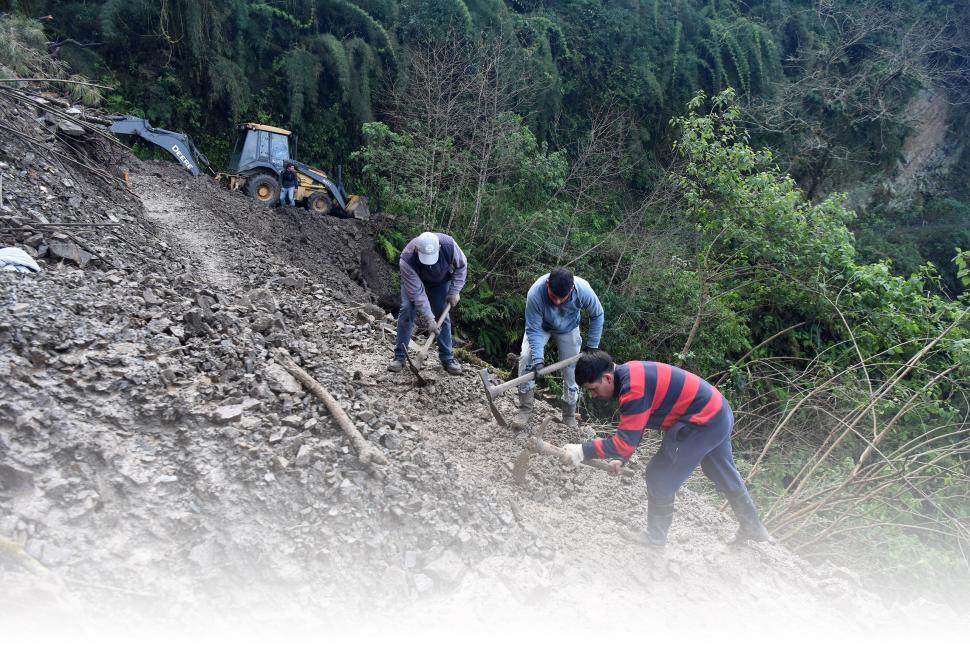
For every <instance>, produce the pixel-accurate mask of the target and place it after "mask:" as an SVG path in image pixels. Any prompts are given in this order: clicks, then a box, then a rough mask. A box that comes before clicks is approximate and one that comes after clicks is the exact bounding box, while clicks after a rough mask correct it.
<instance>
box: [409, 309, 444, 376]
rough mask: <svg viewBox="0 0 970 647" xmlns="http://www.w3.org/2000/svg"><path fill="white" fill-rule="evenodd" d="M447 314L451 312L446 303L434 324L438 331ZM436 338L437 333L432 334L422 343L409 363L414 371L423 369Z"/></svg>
mask: <svg viewBox="0 0 970 647" xmlns="http://www.w3.org/2000/svg"><path fill="white" fill-rule="evenodd" d="M449 312H451V304H450V303H446V304H445V309H444V310H442V311H441V316H440V317H438V321H437V322H435V323H436V325H437V327H438V330H441V326H442V325H443V324H444V323H445V319H446V318H447V317H448V313H449ZM437 338H438V333H432V334H430V335H428V340H427V341H426V342H424V345H423V346H422V347H421V350H419V351H418V355H417V357H415V358H414V360H412V361H411V365H412V366H413V367H414V369H415V370H416V371H420V370H421V369H422V368H424V362H425V360H426V359H428V352H429V351H430V350H431V344H433V343H434V340H435V339H437ZM415 374H416V373H415Z"/></svg>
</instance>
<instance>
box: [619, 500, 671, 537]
mask: <svg viewBox="0 0 970 647" xmlns="http://www.w3.org/2000/svg"><path fill="white" fill-rule="evenodd" d="M673 520H674V500H673V499H670V501H662V500H660V499H658V498H656V497H653V496H650V495H647V529H646V530H645V531H640V532H637V533H632V532H629V531H626V532H623V531H621V534H622V535H623V536H624V537H625V538H626V539H628V540H629V541H633V542H635V543H638V544H641V545H643V546H647V547H649V548H663V547H664V546H666V545H667V531H668V530H670V524H671V522H672V521H673Z"/></svg>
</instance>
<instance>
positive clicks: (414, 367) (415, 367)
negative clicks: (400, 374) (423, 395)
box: [404, 354, 428, 386]
mask: <svg viewBox="0 0 970 647" xmlns="http://www.w3.org/2000/svg"><path fill="white" fill-rule="evenodd" d="M404 359H406V360H407V362H408V368H410V369H411V372H412V373H414V377H416V378H418V386H427V385H428V381H427V380H426V379H424V378H423V377H421V365H422V364H424V362H423V361H422V362H421V364H418V363H416V362H415V361H414V360H412V359H411V356H410V355H408V354H405V355H404Z"/></svg>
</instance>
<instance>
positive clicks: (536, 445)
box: [512, 418, 635, 485]
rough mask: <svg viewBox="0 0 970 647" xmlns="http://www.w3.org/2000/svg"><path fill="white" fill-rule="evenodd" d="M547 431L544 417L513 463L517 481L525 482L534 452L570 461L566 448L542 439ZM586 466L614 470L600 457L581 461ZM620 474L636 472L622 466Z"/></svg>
mask: <svg viewBox="0 0 970 647" xmlns="http://www.w3.org/2000/svg"><path fill="white" fill-rule="evenodd" d="M545 432H546V419H545V418H544V419H543V420H542V422H541V423H540V424H539V431H538V432H537V433H536V435H535V436H531V437H530V438H529V440H528V442H527V443H526V445H525V449H523V450H522V451H521V452H519V455H518V457H517V458H516V459H515V462H514V463H513V464H512V478H513V480H515V482H516V483H518V484H520V485H521V484H522V483H525V475H526V473H527V472H528V471H529V459H530V458H531V457H532V455H533V454H542V455H543V456H554V457H555V458H558V459H559V460H560V461H561V462H563V463H568V462H569V457H568V455H567V454H566V450H565V449H564V448H562V447H557V446H556V445H553V444H552V443H547V442H545V441H544V440H542V434H544V433H545ZM580 465H583V466H585V467H592V468H594V469H598V470H604V471H607V472H609V471H612V468H611V467H610V464H609V462H607V461H603V460H599V459H598V458H592V459H590V460H586V461H583V462H582V463H580ZM620 474H621V475H623V476H633V475H634V474H635V472H634V471H633V470H631V469H630V468H628V467H621V468H620Z"/></svg>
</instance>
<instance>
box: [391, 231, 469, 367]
mask: <svg viewBox="0 0 970 647" xmlns="http://www.w3.org/2000/svg"><path fill="white" fill-rule="evenodd" d="M399 264H400V267H401V312H400V314H399V315H398V317H397V339H396V340H395V345H394V359H393V360H392V361H391V363H390V364H388V365H387V370H389V371H392V372H397V371H400V370H401V369H402V368H404V361H405V359H406V357H407V348H408V342H409V341H411V333H412V332H413V330H414V319H415V316H417V317H418V318H419V319H420V320H421V325H422V326H423V327H424V328H425V329H426V330H427V331H428V332H429V333H432V334H437V335H438V358H439V359H440V360H441V365H442V366H443V367H444V369H445V370H446V371H448V373H450V374H451V375H460V374H461V366H460V365H459V364H458V362H456V361H455V358H454V355H453V354H452V350H451V317H450V316H449V317H445V320H444V321H443V322H442V324H441V330H438V326H437V323H436V319H437V317H439V316H441V313H442V312H443V311H444V309H445V304H446V303H448V304H451V307H452V308H454V307H455V305H456V304H457V303H458V299H459V296H458V294H459V293H460V292H461V289H462V287H464V285H465V280H466V278H467V277H468V261H467V260H466V259H465V254H464V253H463V252H462V251H461V248H459V247H458V243H456V242H455V239H454V238H452V237H451V236H449V235H447V234H439V233H434V232H430V231H426V232H424V233H423V234H421V235H420V236H418V237H417V238H415V239H414V240H412V241H411V242H409V243H408V244H407V245H405V246H404V249H403V250H402V251H401V260H400V263H399Z"/></svg>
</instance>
